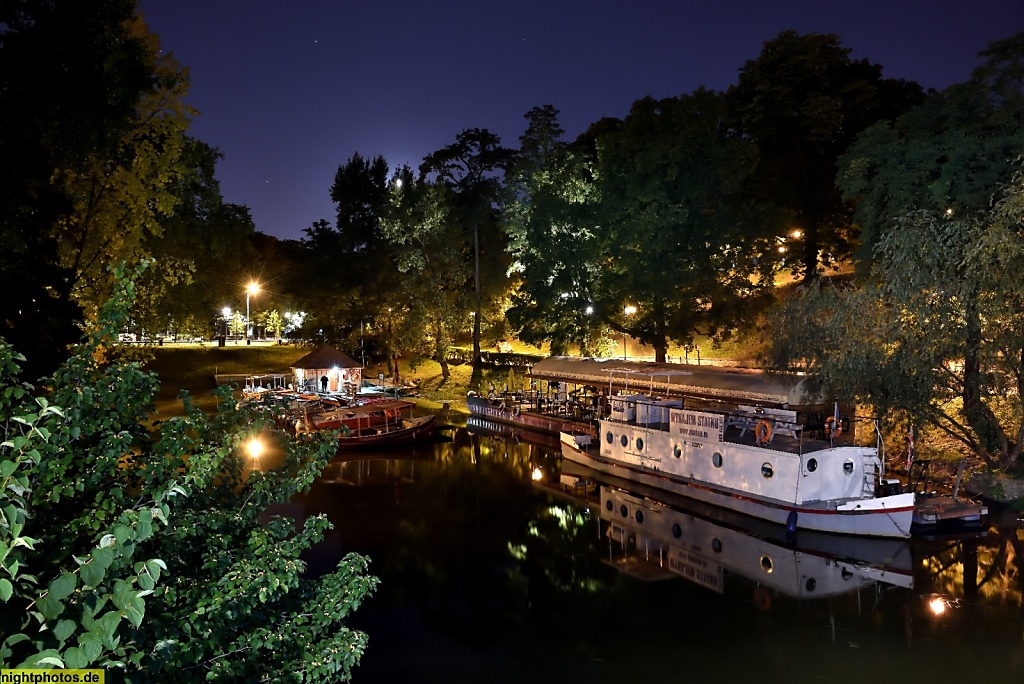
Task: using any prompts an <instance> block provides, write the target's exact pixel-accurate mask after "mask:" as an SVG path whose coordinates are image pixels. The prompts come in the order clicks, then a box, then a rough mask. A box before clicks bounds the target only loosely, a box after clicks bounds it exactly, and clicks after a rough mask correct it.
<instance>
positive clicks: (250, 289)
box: [245, 283, 260, 344]
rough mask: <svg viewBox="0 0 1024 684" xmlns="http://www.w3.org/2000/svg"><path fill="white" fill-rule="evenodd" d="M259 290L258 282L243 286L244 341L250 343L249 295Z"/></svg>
mask: <svg viewBox="0 0 1024 684" xmlns="http://www.w3.org/2000/svg"><path fill="white" fill-rule="evenodd" d="M259 291H260V286H259V283H249V286H248V287H247V288H245V343H246V344H252V340H250V339H249V296H250V295H254V294H256V293H257V292H259Z"/></svg>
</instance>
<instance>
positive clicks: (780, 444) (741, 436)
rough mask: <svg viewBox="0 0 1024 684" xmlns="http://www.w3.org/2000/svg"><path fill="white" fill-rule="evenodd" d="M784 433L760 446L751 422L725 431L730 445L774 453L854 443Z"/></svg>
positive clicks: (634, 424)
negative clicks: (739, 445)
mask: <svg viewBox="0 0 1024 684" xmlns="http://www.w3.org/2000/svg"><path fill="white" fill-rule="evenodd" d="M614 422H615V423H617V424H620V425H629V426H631V427H639V428H650V429H653V430H661V431H664V432H668V431H669V426H668V424H667V423H650V424H643V423H638V422H636V421H635V420H630V421H619V420H616V421H614ZM787 432H788V434H787ZM787 432H783V431H782V430H779V431H776V432H773V434H772V435H771V439H770V440H769V441H768V443H767V444H763V445H762V444H758V443H757V435H756V434H755V432H754V423H753V422H751V423H750V425H749V427H748V426H741V425H730V426H729V427H727V428H726V429H725V434H724V437H725V441H726V442H728V443H730V444H742V445H744V446H760V447H761V448H763V449H770V450H772V451H781V452H784V453H788V454H796V455H800V454H807V453H811V452H814V451H821V450H823V449H829V448H831V447H833V446H853V444H854V443H853V441H852V440H850V439H848V438H847V437H846V436H845V435H844V436H843V437H840V438H839V439H836V440H835V441H834V442H829V441H828V440H826V439H814V438H811V437H807V436H805V431H803V430H792V431H787Z"/></svg>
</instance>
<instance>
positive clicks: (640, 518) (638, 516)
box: [634, 511, 644, 523]
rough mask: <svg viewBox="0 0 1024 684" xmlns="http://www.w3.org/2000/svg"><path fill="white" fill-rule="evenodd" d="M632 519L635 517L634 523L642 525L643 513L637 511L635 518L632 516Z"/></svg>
mask: <svg viewBox="0 0 1024 684" xmlns="http://www.w3.org/2000/svg"><path fill="white" fill-rule="evenodd" d="M634 517H636V521H637V522H638V523H642V522H643V521H644V512H643V511H637V512H636V516H634Z"/></svg>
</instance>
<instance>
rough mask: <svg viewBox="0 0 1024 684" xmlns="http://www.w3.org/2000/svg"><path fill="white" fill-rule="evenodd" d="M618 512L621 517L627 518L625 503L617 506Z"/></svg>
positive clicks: (627, 511) (627, 512)
mask: <svg viewBox="0 0 1024 684" xmlns="http://www.w3.org/2000/svg"><path fill="white" fill-rule="evenodd" d="M619 514H620V515H622V517H623V518H628V517H629V509H628V508H626V504H622V505H621V506H620V507H619Z"/></svg>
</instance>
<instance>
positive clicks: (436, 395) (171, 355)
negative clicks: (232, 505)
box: [146, 340, 749, 419]
mask: <svg viewBox="0 0 1024 684" xmlns="http://www.w3.org/2000/svg"><path fill="white" fill-rule="evenodd" d="M700 342H701V344H700V347H701V348H702V355H704V356H720V357H728V356H739V357H742V356H743V355H744V352H747V353H749V350H746V349H745V348H744V346H743V343H742V341H738V342H734V343H733V344H732V345H730V346H728V347H725V348H715V347H714V346H713V345H712V344H711V343H710V341H707V340H701V341H700ZM511 344H512V348H513V351H515V352H519V353H526V354H539V355H545V354H546V353H547V352H546V350H544V349H539V348H537V347H532V346H530V345H525V344H522V343H520V342H519V341H518V340H513V341H512V343H511ZM150 349H151V350H152V352H153V356H154V357H153V359H152V361H150V362H149V363H147V364H146V368H147V369H149V370H152V371H155V372H156V373H157V375H158V376H159V378H160V392H159V393H158V394H157V398H156V407H157V411H158V416H157V417H158V419H165V418H169V417H171V416H177V415H181V413H182V408H181V402H180V400H179V399H178V394H179V392H181V390H188V393H189V395H190V396H191V397H192V399H193V400H194V401H195V402H196V404H198V405H199V407H200V408H202V409H203V410H206V411H214V410H215V409H216V401H215V399H214V397H213V396H212V395H211V392H212V391H213V389H214V387H215V384H214V376H215V375H225V374H227V375H262V374H267V373H288V372H289V369H290V367H291V364H292V363H294V362H295V361H298V360H299V359H300V358H302V357H303V356H305V355H306V354H308V353H309V352H310V351H311V350H312V347H300V346H294V345H277V344H262V343H256V344H252V345H236V344H228V345H227V346H224V347H218V346H216V345H210V344H204V345H188V344H181V345H167V346H163V347H151V348H150ZM629 351H630V355H631V356H633V355H636V356H641V355H648V354H649V355H651V356H653V354H654V351H653V350H650V349H644V348H643V347H641V346H639V345H636V343H635V342H632V341H631V342H630V346H629ZM669 354H670V355H671V356H673V357H675V358H680V357H682V356H683V354H684V351H683V350H682V349H678V348H672V349H670V350H669ZM690 358H691V361H694V360H695V358H696V356H695V354H691V355H690ZM399 370H400V373H401V380H402V382H403V383H409V382H416V383H417V384H418V385H419V388H420V399H419V403H420V404H421V405H422V406H423V408H425V409H428V410H433V409H440V408H441V406H442V405H443V404H444V403H449V404H451V409H452V410H453V411H463V412H466V408H465V403H464V401H465V398H466V392H467V391H468V390H470V389H475V390H477V391H479V392H481V393H486V391H487V387H488V385H489V384H491V383H493V384H494V386H495V387H503V386H504V385H505V384H508V385H509V386H515V385H519V386H522V385H523V382H524V378H523V377H522V375H521V371H520V372H519V373H517V375H516V376H515V377H512V378H510V377H509V371H508V370H506V369H497V370H493V369H491V370H484V373H483V381H482V383H481V385H480V386H478V387H470V379H471V376H472V372H473V369H472V367H471V366H470V365H469V364H463V365H450V366H449V370H450V372H451V378H449V380H448V382H444V383H443V382H442V377H441V366H440V365H439V364H437V363H436V362H434V361H421V362H420V363H419V364H418V365H417V366H416V368H412V367H411V366H410V365H409V363H408V361H404V360H403V361H402V362H400V363H399ZM379 373H385V375H387V373H388V371H387V368H386V367H384V366H378V365H372V364H371V365H369V366H367V367H366V369H364V371H363V377H364V378H369V379H376V378H377V376H378V374H379ZM389 379H390V378H389Z"/></svg>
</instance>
